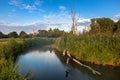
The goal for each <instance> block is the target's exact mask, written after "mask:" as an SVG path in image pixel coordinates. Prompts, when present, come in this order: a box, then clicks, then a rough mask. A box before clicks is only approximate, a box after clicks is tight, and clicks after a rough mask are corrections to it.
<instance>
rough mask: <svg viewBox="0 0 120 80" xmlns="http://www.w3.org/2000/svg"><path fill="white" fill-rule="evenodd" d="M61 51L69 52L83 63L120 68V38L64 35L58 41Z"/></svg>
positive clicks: (57, 44)
mask: <svg viewBox="0 0 120 80" xmlns="http://www.w3.org/2000/svg"><path fill="white" fill-rule="evenodd" d="M56 46H57V48H58V49H59V50H61V51H63V50H64V49H65V50H67V51H69V52H70V54H71V55H73V56H74V57H76V58H77V59H79V60H81V61H88V62H92V63H95V64H102V65H113V66H120V37H118V36H112V35H111V36H108V35H107V36H105V35H80V36H75V35H71V34H69V35H64V36H62V37H61V38H58V39H57V42H56Z"/></svg>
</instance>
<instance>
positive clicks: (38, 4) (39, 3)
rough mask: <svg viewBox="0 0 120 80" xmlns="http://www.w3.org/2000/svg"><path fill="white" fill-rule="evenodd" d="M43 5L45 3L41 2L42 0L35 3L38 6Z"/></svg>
mask: <svg viewBox="0 0 120 80" xmlns="http://www.w3.org/2000/svg"><path fill="white" fill-rule="evenodd" d="M42 3H43V1H41V0H36V1H35V2H34V4H35V5H36V6H41V5H42Z"/></svg>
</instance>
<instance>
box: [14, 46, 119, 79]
mask: <svg viewBox="0 0 120 80" xmlns="http://www.w3.org/2000/svg"><path fill="white" fill-rule="evenodd" d="M16 64H19V69H18V71H19V72H20V73H21V74H22V75H25V74H26V72H28V70H31V75H32V77H33V79H34V80H120V76H119V74H120V68H113V69H111V68H108V67H102V66H98V65H91V64H89V63H86V64H87V65H90V66H91V67H92V68H94V69H95V70H98V71H100V72H101V73H102V75H101V76H98V75H94V74H92V72H91V71H89V70H88V69H86V68H84V67H81V66H80V65H78V64H76V63H74V62H73V61H72V60H70V59H69V58H67V56H64V57H63V56H62V54H61V53H60V52H58V51H57V50H55V49H53V48H52V47H51V46H46V47H40V48H33V49H30V50H28V51H27V52H25V53H23V54H21V55H19V57H18V58H17V60H16Z"/></svg>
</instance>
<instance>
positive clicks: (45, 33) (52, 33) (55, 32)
mask: <svg viewBox="0 0 120 80" xmlns="http://www.w3.org/2000/svg"><path fill="white" fill-rule="evenodd" d="M64 33H65V32H64V31H63V30H59V29H57V28H55V29H51V28H50V29H49V30H38V32H37V33H30V34H27V33H26V32H25V31H21V32H20V33H19V34H18V33H17V32H16V31H12V32H9V33H8V34H4V33H2V32H0V38H12V37H13V38H31V37H59V36H62V35H63V34H64Z"/></svg>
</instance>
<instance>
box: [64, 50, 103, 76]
mask: <svg viewBox="0 0 120 80" xmlns="http://www.w3.org/2000/svg"><path fill="white" fill-rule="evenodd" d="M65 54H66V55H67V56H68V57H69V58H71V59H72V60H73V61H74V62H76V63H78V64H79V65H81V66H83V67H86V68H88V69H89V70H91V71H92V72H93V74H98V75H101V73H100V72H98V71H96V70H94V69H93V68H91V67H90V66H87V65H85V64H83V63H81V62H80V61H78V60H77V59H75V58H72V57H71V55H70V54H69V53H68V51H67V53H66V51H65V50H64V52H63V56H64V55H65ZM66 63H67V64H68V63H69V59H68V60H67V62H66Z"/></svg>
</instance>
